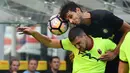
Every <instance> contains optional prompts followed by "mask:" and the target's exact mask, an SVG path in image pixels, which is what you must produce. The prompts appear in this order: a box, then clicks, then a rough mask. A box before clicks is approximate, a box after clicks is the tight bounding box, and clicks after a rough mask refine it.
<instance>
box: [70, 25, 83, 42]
mask: <svg viewBox="0 0 130 73" xmlns="http://www.w3.org/2000/svg"><path fill="white" fill-rule="evenodd" d="M82 33H84V31H83V30H82V29H81V28H79V27H73V28H71V29H70V31H69V34H68V38H69V40H70V41H71V42H73V41H74V40H75V38H76V37H77V36H80V35H82Z"/></svg>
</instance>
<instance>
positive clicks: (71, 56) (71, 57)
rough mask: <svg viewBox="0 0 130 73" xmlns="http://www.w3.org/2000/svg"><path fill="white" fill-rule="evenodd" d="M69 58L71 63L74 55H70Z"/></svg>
mask: <svg viewBox="0 0 130 73" xmlns="http://www.w3.org/2000/svg"><path fill="white" fill-rule="evenodd" d="M69 58H70V60H71V62H73V60H74V53H70V55H69Z"/></svg>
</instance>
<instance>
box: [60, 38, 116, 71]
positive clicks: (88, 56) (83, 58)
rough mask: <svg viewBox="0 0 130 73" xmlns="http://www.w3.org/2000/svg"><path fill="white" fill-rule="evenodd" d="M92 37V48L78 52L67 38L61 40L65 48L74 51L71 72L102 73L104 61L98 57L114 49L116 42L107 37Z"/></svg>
mask: <svg viewBox="0 0 130 73" xmlns="http://www.w3.org/2000/svg"><path fill="white" fill-rule="evenodd" d="M92 39H93V41H94V44H93V48H92V49H91V50H90V51H87V50H86V51H85V52H79V50H78V49H77V48H76V47H75V46H74V45H72V44H71V42H70V41H69V39H68V38H67V39H63V40H62V41H61V43H62V46H63V48H64V49H65V50H69V51H72V52H73V53H74V56H75V57H74V61H73V73H104V71H105V66H106V62H104V61H101V60H99V57H100V56H101V55H102V54H104V53H105V52H106V51H108V50H114V49H115V47H116V44H115V43H113V42H112V41H110V40H108V39H102V38H92Z"/></svg>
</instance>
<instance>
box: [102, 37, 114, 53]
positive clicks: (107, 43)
mask: <svg viewBox="0 0 130 73" xmlns="http://www.w3.org/2000/svg"><path fill="white" fill-rule="evenodd" d="M104 43H105V48H106V50H111V51H112V50H114V49H115V48H116V44H115V43H114V42H112V41H111V40H109V39H105V40H104Z"/></svg>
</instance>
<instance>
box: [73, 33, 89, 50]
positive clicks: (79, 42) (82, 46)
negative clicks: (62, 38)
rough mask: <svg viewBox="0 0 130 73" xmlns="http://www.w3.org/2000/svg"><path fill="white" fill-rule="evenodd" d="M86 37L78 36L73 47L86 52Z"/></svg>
mask: <svg viewBox="0 0 130 73" xmlns="http://www.w3.org/2000/svg"><path fill="white" fill-rule="evenodd" d="M85 37H86V35H82V36H77V37H76V38H75V40H74V41H73V42H72V44H73V45H75V47H76V48H77V49H79V50H80V51H82V52H83V51H85V50H86V47H87V46H86V44H87V43H86V42H87V41H86V38H85Z"/></svg>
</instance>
